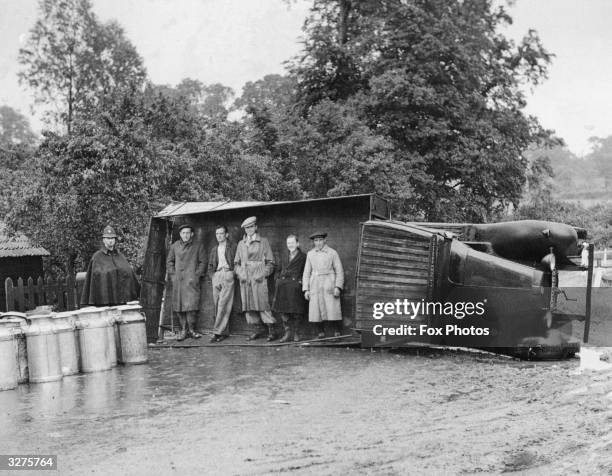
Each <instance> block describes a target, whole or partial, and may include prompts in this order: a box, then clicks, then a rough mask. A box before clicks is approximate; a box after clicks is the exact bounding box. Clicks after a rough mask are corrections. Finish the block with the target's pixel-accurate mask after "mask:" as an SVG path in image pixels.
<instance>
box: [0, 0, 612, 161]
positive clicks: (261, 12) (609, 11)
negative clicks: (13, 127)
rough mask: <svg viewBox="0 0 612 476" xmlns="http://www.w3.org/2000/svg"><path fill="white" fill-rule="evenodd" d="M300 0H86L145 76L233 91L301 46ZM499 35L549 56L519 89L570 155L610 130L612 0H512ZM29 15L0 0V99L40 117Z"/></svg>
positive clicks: (32, 10) (25, 2)
mask: <svg viewBox="0 0 612 476" xmlns="http://www.w3.org/2000/svg"><path fill="white" fill-rule="evenodd" d="M310 3H311V2H310V1H308V0H293V1H291V2H287V1H285V0H93V5H94V11H95V12H96V14H97V15H98V16H99V17H100V18H101V19H102V20H110V19H116V20H117V21H118V22H119V23H120V24H121V25H122V26H123V28H124V29H125V32H126V35H127V37H128V38H129V39H130V40H131V41H132V42H133V43H134V45H135V46H136V48H137V50H138V52H139V53H140V55H141V56H142V57H143V58H144V62H145V66H146V68H147V71H148V74H149V78H150V79H151V80H152V81H153V82H154V83H157V84H169V85H176V84H177V83H178V82H180V80H181V79H183V78H187V77H189V78H192V79H199V80H200V81H202V82H203V83H205V84H210V83H217V82H219V83H222V84H225V85H227V86H230V87H232V88H233V89H234V91H235V92H236V94H237V95H239V94H240V92H241V89H242V86H243V85H244V84H245V83H246V82H247V81H256V80H257V79H260V78H262V77H263V76H265V75H266V74H271V73H283V71H284V68H283V62H284V61H286V60H288V59H289V58H291V57H292V56H294V55H295V54H297V53H298V52H299V51H300V47H301V45H300V35H301V34H302V31H301V27H302V24H303V22H304V19H305V17H306V14H307V11H308V6H309V5H310ZM509 12H510V14H511V16H512V17H513V18H514V24H513V25H512V26H511V27H509V28H508V30H507V35H508V36H510V37H511V38H515V39H520V38H521V37H522V36H523V35H524V34H525V33H526V32H527V31H528V30H529V29H530V28H533V29H535V30H536V31H537V32H538V34H539V36H540V38H541V40H542V42H543V44H544V46H545V48H546V49H547V50H548V51H550V52H552V53H554V54H555V55H556V56H555V58H554V60H553V64H552V66H551V67H550V70H549V79H548V80H547V81H545V82H544V83H543V84H541V85H539V86H538V87H537V88H535V89H534V90H533V91H528V92H527V100H528V106H527V108H526V112H527V113H528V114H531V115H534V116H536V117H538V118H539V120H540V122H541V124H542V125H543V126H544V127H546V128H549V129H554V130H555V131H556V134H557V135H558V136H560V137H562V138H563V139H564V140H565V142H566V144H567V146H568V148H569V149H570V150H571V151H572V152H574V153H575V154H577V155H579V156H583V155H585V154H587V153H588V152H589V150H590V145H589V138H590V137H592V136H598V137H607V136H609V135H612V107H610V106H612V28H610V27H609V23H610V19H612V0H516V2H515V4H514V6H513V7H511V8H510V10H509ZM36 18H37V1H36V0H0V105H8V106H11V107H13V108H15V109H17V110H19V111H20V112H21V113H22V114H25V115H26V116H28V117H29V118H30V120H31V122H32V125H33V127H34V129H36V130H39V129H40V128H41V127H42V125H41V123H40V119H39V118H37V116H36V110H35V109H32V103H33V98H32V93H31V91H28V90H27V89H25V88H24V87H21V86H20V85H19V83H18V81H17V72H18V71H19V65H18V63H17V54H18V50H19V47H20V46H21V45H22V43H23V41H25V39H26V38H27V36H28V31H29V30H30V28H31V27H32V26H33V25H34V22H35V21H36Z"/></svg>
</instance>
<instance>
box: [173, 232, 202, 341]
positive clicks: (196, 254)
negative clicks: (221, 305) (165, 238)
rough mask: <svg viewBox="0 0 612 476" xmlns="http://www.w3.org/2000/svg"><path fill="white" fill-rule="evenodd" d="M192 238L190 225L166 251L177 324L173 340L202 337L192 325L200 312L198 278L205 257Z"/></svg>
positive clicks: (200, 274)
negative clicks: (167, 251) (177, 333)
mask: <svg viewBox="0 0 612 476" xmlns="http://www.w3.org/2000/svg"><path fill="white" fill-rule="evenodd" d="M193 234H194V233H193V228H192V226H191V225H188V224H183V225H181V226H180V227H179V236H180V239H179V240H177V241H176V242H175V243H174V244H173V245H172V246H171V247H170V252H169V253H168V260H167V262H166V269H167V270H168V274H169V275H170V277H171V279H172V312H174V314H175V316H177V317H178V320H179V322H180V324H181V331H180V332H179V335H178V338H177V340H184V339H185V338H186V337H187V336H189V337H193V338H194V339H199V338H200V337H202V335H201V334H200V333H198V332H197V331H196V329H195V325H196V320H197V315H198V310H199V308H200V278H201V277H202V276H203V275H204V273H205V271H206V253H205V251H204V248H203V247H202V246H201V245H200V244H199V243H196V242H195V241H194V239H193Z"/></svg>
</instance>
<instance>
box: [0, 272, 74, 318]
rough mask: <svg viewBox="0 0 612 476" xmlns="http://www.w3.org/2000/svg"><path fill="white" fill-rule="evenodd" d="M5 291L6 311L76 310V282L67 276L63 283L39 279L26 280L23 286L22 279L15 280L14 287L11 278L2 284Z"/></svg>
mask: <svg viewBox="0 0 612 476" xmlns="http://www.w3.org/2000/svg"><path fill="white" fill-rule="evenodd" d="M4 289H5V291H6V310H7V311H18V312H25V311H29V310H32V309H34V308H35V307H37V306H53V310H55V311H72V310H74V309H78V307H79V305H78V304H79V303H78V296H79V294H80V293H78V292H77V287H76V280H75V278H74V277H72V276H69V277H67V278H66V279H65V280H63V281H57V282H56V281H53V280H51V279H50V278H47V280H46V281H43V279H42V278H41V277H39V278H38V279H37V280H36V281H34V280H33V279H32V278H28V280H27V282H26V283H25V284H24V282H23V278H19V279H18V280H17V285H16V286H15V285H14V283H13V280H12V279H11V278H6V281H5V282H4Z"/></svg>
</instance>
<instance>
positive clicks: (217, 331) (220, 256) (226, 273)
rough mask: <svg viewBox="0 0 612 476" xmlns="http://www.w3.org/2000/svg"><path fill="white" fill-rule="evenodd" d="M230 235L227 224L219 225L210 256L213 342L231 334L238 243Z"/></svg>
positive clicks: (209, 273)
mask: <svg viewBox="0 0 612 476" xmlns="http://www.w3.org/2000/svg"><path fill="white" fill-rule="evenodd" d="M228 236H229V235H228V232H227V227H226V226H225V225H219V226H217V227H216V229H215V237H216V238H217V243H218V244H217V246H215V247H214V248H213V249H212V250H211V251H210V254H209V256H208V275H209V276H210V279H211V281H212V288H213V289H212V290H213V303H214V306H215V325H214V327H213V336H212V338H211V339H210V342H211V343H214V342H221V341H222V340H223V339H225V338H227V336H228V335H229V329H228V324H229V318H230V314H231V312H232V304H233V303H234V281H235V276H234V257H235V256H236V245H235V244H234V243H232V242H231V241H229V239H228Z"/></svg>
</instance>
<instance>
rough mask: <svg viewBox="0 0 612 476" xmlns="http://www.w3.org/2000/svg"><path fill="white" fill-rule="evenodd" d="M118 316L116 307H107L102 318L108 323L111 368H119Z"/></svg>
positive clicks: (107, 336) (107, 332) (107, 333)
mask: <svg viewBox="0 0 612 476" xmlns="http://www.w3.org/2000/svg"><path fill="white" fill-rule="evenodd" d="M117 315H118V313H117V309H116V308H115V307H107V308H106V309H105V310H104V311H103V312H102V316H103V317H104V319H106V322H107V323H108V327H107V328H106V339H107V340H108V359H109V361H110V364H111V367H117V342H116V338H115V328H116V327H117V323H116V320H117Z"/></svg>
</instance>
